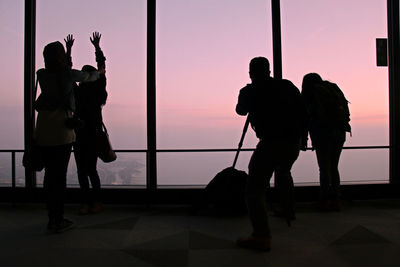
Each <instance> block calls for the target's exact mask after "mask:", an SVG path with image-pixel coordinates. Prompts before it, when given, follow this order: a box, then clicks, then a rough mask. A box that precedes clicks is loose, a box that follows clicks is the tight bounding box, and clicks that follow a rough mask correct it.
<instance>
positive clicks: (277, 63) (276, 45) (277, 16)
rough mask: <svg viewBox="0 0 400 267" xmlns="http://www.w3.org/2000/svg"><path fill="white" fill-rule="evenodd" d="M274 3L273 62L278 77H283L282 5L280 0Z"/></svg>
mask: <svg viewBox="0 0 400 267" xmlns="http://www.w3.org/2000/svg"><path fill="white" fill-rule="evenodd" d="M271 4H272V8H271V10H272V42H273V44H272V45H273V57H274V58H273V60H274V61H273V62H274V73H273V76H274V78H276V79H282V42H281V7H280V0H271Z"/></svg>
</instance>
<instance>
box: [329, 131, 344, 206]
mask: <svg viewBox="0 0 400 267" xmlns="http://www.w3.org/2000/svg"><path fill="white" fill-rule="evenodd" d="M344 139H345V138H340V139H338V140H334V141H333V142H332V146H331V157H330V158H331V164H330V165H331V190H332V192H331V193H332V196H331V197H332V208H333V210H336V211H339V210H340V203H339V197H340V173H339V159H340V155H341V153H342V149H343V145H344Z"/></svg>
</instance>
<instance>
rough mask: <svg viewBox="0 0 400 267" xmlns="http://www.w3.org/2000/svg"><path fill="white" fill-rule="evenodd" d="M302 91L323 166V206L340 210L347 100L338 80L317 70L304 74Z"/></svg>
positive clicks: (320, 176)
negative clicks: (328, 78)
mask: <svg viewBox="0 0 400 267" xmlns="http://www.w3.org/2000/svg"><path fill="white" fill-rule="evenodd" d="M301 93H302V95H303V97H304V100H305V103H306V106H307V109H308V111H309V116H310V121H309V124H308V132H309V133H310V137H311V141H312V147H313V149H315V151H316V155H317V161H318V166H319V178H320V202H319V208H320V209H321V210H322V211H331V210H334V211H339V210H340V202H339V187H340V174H339V169H338V165H339V158H340V154H341V152H342V148H343V144H344V142H345V140H346V131H350V125H349V124H348V121H349V120H350V119H349V116H350V113H349V110H348V106H347V100H346V98H345V97H344V95H343V92H342V91H341V90H340V89H339V87H338V86H337V85H336V84H334V83H331V82H328V81H323V80H322V78H321V76H320V75H319V74H317V73H309V74H307V75H305V76H304V78H303V84H302V92H301ZM336 110H339V111H336Z"/></svg>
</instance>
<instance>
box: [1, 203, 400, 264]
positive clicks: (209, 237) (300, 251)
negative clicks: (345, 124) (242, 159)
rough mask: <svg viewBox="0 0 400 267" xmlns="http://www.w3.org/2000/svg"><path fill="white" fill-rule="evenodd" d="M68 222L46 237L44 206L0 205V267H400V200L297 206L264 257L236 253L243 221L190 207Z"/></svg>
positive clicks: (119, 210)
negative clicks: (326, 207) (337, 208)
mask: <svg viewBox="0 0 400 267" xmlns="http://www.w3.org/2000/svg"><path fill="white" fill-rule="evenodd" d="M77 208H78V207H77V206H67V207H66V216H67V217H68V218H70V219H72V220H74V221H75V222H76V223H77V228H75V229H73V230H71V231H68V232H65V233H62V234H46V232H45V226H46V211H45V209H44V206H43V205H27V204H23V205H22V204H20V205H17V207H16V208H13V207H11V205H7V204H1V205H0V240H1V248H0V266H6V267H8V266H57V267H58V266H138V267H139V266H166V267H167V266H171V267H179V266H193V267H194V266H229V267H234V266H251V267H253V266H323V267H327V266H343V267H345V266H363V267H364V266H374V267H375V266H397V267H398V266H400V201H399V200H380V201H368V202H365V201H364V202H352V203H349V202H346V203H344V209H343V211H342V212H340V213H318V212H316V211H314V210H313V208H312V206H311V205H310V204H299V205H298V213H297V220H296V221H294V223H293V225H292V227H288V226H287V225H286V224H285V222H284V221H283V220H282V219H279V218H275V217H271V218H270V222H271V228H272V234H273V247H272V250H271V251H270V252H268V253H262V252H256V251H249V250H245V249H240V248H237V247H236V246H235V240H236V238H237V237H239V236H246V235H247V234H249V233H250V224H249V221H248V218H247V217H246V216H239V217H229V218H227V217H216V216H211V215H207V213H201V215H200V214H197V215H194V214H193V213H192V212H191V210H190V208H188V207H178V206H173V207H171V206H168V207H162V206H158V207H152V208H150V209H146V208H144V207H142V206H111V205H110V206H105V210H104V212H102V213H100V214H96V215H88V216H78V215H76V210H77Z"/></svg>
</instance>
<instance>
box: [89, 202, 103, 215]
mask: <svg viewBox="0 0 400 267" xmlns="http://www.w3.org/2000/svg"><path fill="white" fill-rule="evenodd" d="M102 210H103V207H102V205H101V203H100V202H94V203H93V205H92V207H90V212H91V213H99V212H101V211H102Z"/></svg>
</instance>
